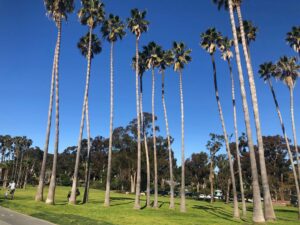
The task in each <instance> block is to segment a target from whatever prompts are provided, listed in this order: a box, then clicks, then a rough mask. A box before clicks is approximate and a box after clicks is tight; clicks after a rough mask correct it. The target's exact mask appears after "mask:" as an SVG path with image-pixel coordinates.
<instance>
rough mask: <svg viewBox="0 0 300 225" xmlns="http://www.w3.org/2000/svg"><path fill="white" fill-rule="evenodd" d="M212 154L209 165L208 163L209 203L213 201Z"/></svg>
mask: <svg viewBox="0 0 300 225" xmlns="http://www.w3.org/2000/svg"><path fill="white" fill-rule="evenodd" d="M213 157H214V155H212V154H211V155H210V165H209V168H210V170H209V183H210V203H213V202H214V171H213V170H214V160H213Z"/></svg>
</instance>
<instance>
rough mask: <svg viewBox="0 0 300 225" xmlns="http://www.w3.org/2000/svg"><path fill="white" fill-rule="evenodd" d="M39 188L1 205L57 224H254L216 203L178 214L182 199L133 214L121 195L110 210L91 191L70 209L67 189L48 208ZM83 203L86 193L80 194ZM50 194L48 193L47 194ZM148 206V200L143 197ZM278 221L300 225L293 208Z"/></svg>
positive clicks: (192, 205) (196, 204)
mask: <svg viewBox="0 0 300 225" xmlns="http://www.w3.org/2000/svg"><path fill="white" fill-rule="evenodd" d="M35 190H36V188H33V187H30V188H28V189H26V190H17V191H16V193H15V199H14V200H4V199H3V196H4V190H1V192H0V205H1V206H4V207H7V208H10V209H13V210H15V211H18V212H21V213H24V214H28V215H31V216H34V217H37V218H40V219H45V220H48V221H50V222H53V223H56V224H62V225H66V224H71V225H76V224H82V225H99V224H101V225H104V224H107V225H109V224H126V225H131V224H132V225H133V224H139V225H147V224H149V225H156V224H164V225H165V224H170V225H171V224H172V225H175V224H178V225H185V224H186V225H188V224H189V225H191V224H197V225H200V224H201V225H202V224H203V225H206V224H222V225H227V224H228V225H232V224H252V223H251V212H250V211H249V212H248V216H247V218H245V219H242V220H235V219H233V218H232V205H226V204H224V203H222V202H216V203H214V204H213V205H210V204H209V203H207V202H204V201H196V200H187V212H186V213H184V214H183V213H180V212H179V199H178V198H177V199H176V209H175V210H169V209H168V200H169V199H168V198H167V197H160V198H159V203H160V208H159V209H151V208H144V209H142V210H134V209H133V203H134V195H125V194H119V193H112V194H111V199H112V202H111V207H109V208H106V207H104V206H103V199H104V192H103V191H100V190H93V189H92V190H90V200H89V203H87V204H85V205H82V204H80V203H79V204H78V205H68V203H67V197H66V196H67V193H68V191H69V190H70V188H68V187H58V188H57V190H56V205H54V206H53V205H46V204H45V203H36V202H35V201H34V195H35ZM80 192H81V196H79V198H78V200H80V199H81V197H82V194H83V190H82V189H81V190H80ZM45 193H46V194H47V190H45ZM142 204H143V205H144V204H145V197H142ZM248 208H249V210H250V209H251V205H248ZM276 215H277V218H278V220H277V221H276V222H272V223H270V224H282V225H286V224H297V225H299V221H297V209H296V208H294V207H276Z"/></svg>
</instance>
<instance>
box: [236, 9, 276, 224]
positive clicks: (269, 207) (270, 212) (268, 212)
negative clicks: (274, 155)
mask: <svg viewBox="0 0 300 225" xmlns="http://www.w3.org/2000/svg"><path fill="white" fill-rule="evenodd" d="M237 14H238V19H239V24H240V28H241V37H242V46H243V50H244V56H245V61H246V66H247V71H248V80H249V85H250V93H251V100H252V105H253V114H254V120H255V127H256V137H257V142H258V154H259V164H260V174H261V179H262V187H263V194H264V214H265V219H266V220H267V221H270V220H275V219H276V216H275V213H274V209H273V204H272V199H271V194H270V187H269V182H268V174H267V168H266V161H265V155H264V146H263V139H262V134H261V127H260V118H259V109H258V102H257V96H256V87H255V81H254V75H253V69H252V65H251V61H250V56H249V55H248V49H247V42H246V37H245V32H244V25H243V18H242V13H241V8H240V6H239V5H237Z"/></svg>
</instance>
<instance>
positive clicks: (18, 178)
mask: <svg viewBox="0 0 300 225" xmlns="http://www.w3.org/2000/svg"><path fill="white" fill-rule="evenodd" d="M23 154H24V152H23V151H21V160H20V166H19V173H18V177H17V187H20V186H21V184H20V182H21V175H22V164H23Z"/></svg>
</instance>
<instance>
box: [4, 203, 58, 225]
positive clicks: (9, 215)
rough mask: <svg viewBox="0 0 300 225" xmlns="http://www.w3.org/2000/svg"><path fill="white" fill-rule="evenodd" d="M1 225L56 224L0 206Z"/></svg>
mask: <svg viewBox="0 0 300 225" xmlns="http://www.w3.org/2000/svg"><path fill="white" fill-rule="evenodd" d="M0 225H54V223H50V222H47V221H45V220H41V219H37V218H34V217H31V216H27V215H24V214H21V213H18V212H15V211H12V210H10V209H7V208H3V207H1V206H0Z"/></svg>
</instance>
